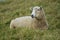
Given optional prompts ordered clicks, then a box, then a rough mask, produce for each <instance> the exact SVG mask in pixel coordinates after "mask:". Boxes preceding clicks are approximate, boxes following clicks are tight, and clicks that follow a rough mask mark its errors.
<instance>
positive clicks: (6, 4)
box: [0, 0, 60, 40]
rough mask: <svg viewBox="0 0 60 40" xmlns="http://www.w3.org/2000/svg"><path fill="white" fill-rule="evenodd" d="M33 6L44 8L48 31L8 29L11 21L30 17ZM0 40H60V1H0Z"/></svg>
mask: <svg viewBox="0 0 60 40" xmlns="http://www.w3.org/2000/svg"><path fill="white" fill-rule="evenodd" d="M34 6H42V7H43V8H44V11H45V14H46V18H47V21H48V23H49V29H48V30H40V29H27V28H17V29H10V27H9V24H10V21H11V20H12V19H15V18H17V17H21V16H26V15H30V14H31V10H30V7H34ZM0 40H60V0H0Z"/></svg>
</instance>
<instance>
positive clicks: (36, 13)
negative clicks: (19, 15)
mask: <svg viewBox="0 0 60 40" xmlns="http://www.w3.org/2000/svg"><path fill="white" fill-rule="evenodd" d="M41 11H42V7H39V6H36V7H33V8H32V14H31V17H32V18H37V19H38V18H39V16H40V15H41Z"/></svg>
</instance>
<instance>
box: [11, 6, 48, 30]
mask: <svg viewBox="0 0 60 40" xmlns="http://www.w3.org/2000/svg"><path fill="white" fill-rule="evenodd" d="M17 27H29V28H39V29H48V22H47V20H46V17H45V12H44V9H43V8H42V7H39V6H35V7H33V8H32V13H31V16H23V17H19V18H16V19H13V20H12V21H11V23H10V28H17Z"/></svg>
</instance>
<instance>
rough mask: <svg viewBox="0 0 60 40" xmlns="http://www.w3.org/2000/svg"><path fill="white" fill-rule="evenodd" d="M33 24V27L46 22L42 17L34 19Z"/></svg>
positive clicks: (40, 25) (41, 25)
mask: <svg viewBox="0 0 60 40" xmlns="http://www.w3.org/2000/svg"><path fill="white" fill-rule="evenodd" d="M33 24H34V27H36V28H37V27H43V26H44V25H45V24H46V22H45V21H44V20H43V19H41V20H37V19H34V20H33Z"/></svg>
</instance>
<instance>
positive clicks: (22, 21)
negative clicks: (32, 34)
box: [14, 16, 32, 27]
mask: <svg viewBox="0 0 60 40" xmlns="http://www.w3.org/2000/svg"><path fill="white" fill-rule="evenodd" d="M31 21H32V18H31V16H24V17H19V18H16V19H15V20H14V25H15V26H16V27H25V26H28V27H29V26H31V23H32V22H31Z"/></svg>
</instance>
